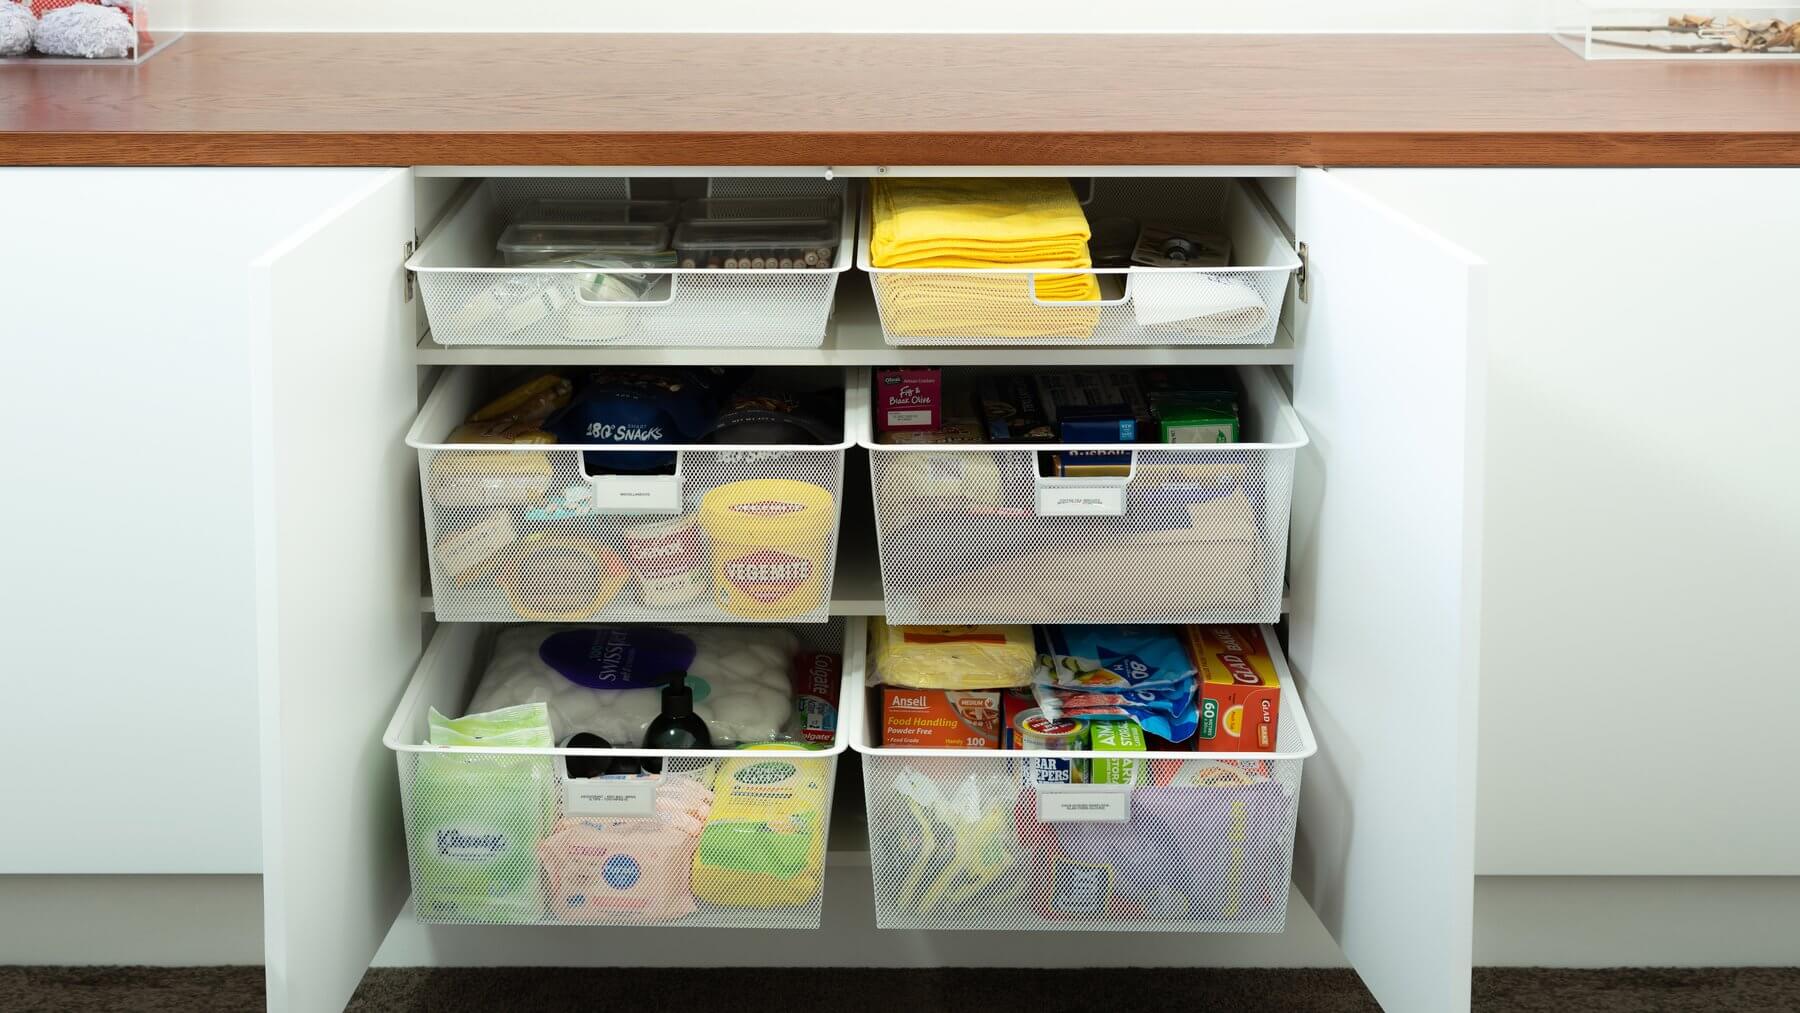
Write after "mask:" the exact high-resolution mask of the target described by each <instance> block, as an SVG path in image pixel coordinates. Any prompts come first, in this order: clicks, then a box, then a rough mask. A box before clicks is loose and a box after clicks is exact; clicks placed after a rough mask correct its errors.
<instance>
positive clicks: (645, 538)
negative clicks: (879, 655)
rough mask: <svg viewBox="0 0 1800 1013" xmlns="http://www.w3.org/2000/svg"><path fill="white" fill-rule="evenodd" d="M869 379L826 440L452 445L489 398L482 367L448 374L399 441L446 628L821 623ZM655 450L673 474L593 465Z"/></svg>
mask: <svg viewBox="0 0 1800 1013" xmlns="http://www.w3.org/2000/svg"><path fill="white" fill-rule="evenodd" d="M859 374H860V375H859ZM867 382H868V381H867V372H866V371H862V370H852V371H850V375H849V377H848V380H847V391H846V397H845V419H844V430H843V433H842V438H841V440H840V441H839V442H837V443H832V444H823V445H792V446H775V445H763V444H745V445H732V444H681V445H675V444H654V445H647V444H636V445H625V446H621V445H618V444H611V445H605V446H587V445H573V444H523V445H521V444H464V445H457V444H450V443H445V442H443V441H444V440H445V438H446V436H447V434H449V433H451V432H452V431H453V430H455V429H456V427H457V426H458V425H459V424H460V423H461V422H462V421H463V419H465V418H467V417H468V414H469V412H470V410H471V409H473V408H474V407H476V406H477V405H478V404H480V403H481V400H482V398H483V397H484V395H486V394H488V393H489V392H487V391H484V390H483V389H482V387H481V383H480V373H479V371H478V370H475V369H471V368H467V367H459V368H455V369H450V370H447V371H445V373H444V374H443V376H442V377H441V378H440V379H439V381H438V384H437V387H436V388H435V389H434V390H433V391H432V393H431V396H430V397H429V398H428V399H427V400H426V402H425V406H424V408H423V409H421V411H420V413H419V417H418V419H417V420H416V421H415V422H414V423H413V427H412V429H411V431H410V432H409V433H408V434H407V438H406V441H407V445H408V446H410V447H413V448H414V449H416V450H417V451H418V454H419V478H420V487H421V491H422V495H423V500H424V511H425V537H426V547H427V557H428V560H429V566H430V571H431V587H432V601H433V606H434V609H435V611H436V614H437V618H438V619H439V620H440V621H445V622H507V621H518V620H521V619H525V620H531V621H544V622H575V621H596V622H598V621H611V622H823V621H824V620H825V619H826V618H827V616H828V614H829V611H830V603H831V582H832V573H833V570H834V568H835V563H836V559H837V531H838V519H839V516H840V513H841V510H842V505H843V474H844V451H845V449H846V448H848V447H849V446H850V445H851V444H852V443H854V442H855V441H856V439H857V436H858V434H859V433H860V426H861V425H862V424H863V419H864V418H866V416H867V407H866V398H867V390H866V385H867ZM646 450H650V451H653V452H656V453H664V452H667V453H668V455H669V456H670V457H672V458H673V459H674V467H673V473H672V474H651V475H590V474H589V469H588V468H587V466H586V464H585V463H584V454H589V453H592V454H602V455H619V454H636V455H640V456H641V455H642V454H644V453H645V451H646ZM709 494H710V496H709Z"/></svg>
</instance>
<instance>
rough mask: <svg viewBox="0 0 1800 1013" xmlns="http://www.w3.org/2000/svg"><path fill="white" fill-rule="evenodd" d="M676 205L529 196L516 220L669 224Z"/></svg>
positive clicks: (667, 201)
mask: <svg viewBox="0 0 1800 1013" xmlns="http://www.w3.org/2000/svg"><path fill="white" fill-rule="evenodd" d="M680 207H681V205H680V204H678V203H676V202H675V201H672V200H581V199H577V198H533V199H530V200H526V201H524V202H522V203H521V205H520V208H519V212H518V220H519V221H525V222H552V223H555V224H558V225H613V224H618V223H620V222H625V223H631V224H640V223H650V224H657V223H660V224H663V225H673V224H674V223H675V215H676V214H677V212H678V211H679V209H680Z"/></svg>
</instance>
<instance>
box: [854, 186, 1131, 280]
mask: <svg viewBox="0 0 1800 1013" xmlns="http://www.w3.org/2000/svg"><path fill="white" fill-rule="evenodd" d="M871 204H872V211H871V217H872V219H873V224H874V229H873V232H872V233H871V235H870V239H869V259H870V263H872V264H873V265H874V266H875V267H877V268H915V269H927V270H928V269H932V268H945V269H950V270H980V269H981V268H984V267H998V268H1023V267H1042V268H1048V269H1055V268H1065V269H1073V270H1087V269H1088V268H1090V267H1092V266H1093V262H1092V261H1091V260H1090V259H1089V258H1088V247H1087V241H1088V235H1089V232H1088V224H1087V218H1086V216H1084V215H1083V214H1082V213H1081V205H1080V203H1079V202H1077V201H1076V199H1075V191H1074V190H1073V188H1071V187H1070V186H1069V183H1068V181H1067V180H1064V179H892V180H877V181H876V182H875V184H874V187H873V197H872V202H871ZM1020 284H1021V285H1023V284H1025V283H1024V282H1023V280H1022V279H1021V282H1020ZM1037 294H1038V298H1039V299H1044V300H1049V301H1061V302H1074V301H1082V300H1093V299H1098V298H1100V286H1099V284H1098V283H1097V282H1096V281H1095V279H1094V277H1093V276H1092V275H1057V274H1048V275H1039V276H1038V279H1037Z"/></svg>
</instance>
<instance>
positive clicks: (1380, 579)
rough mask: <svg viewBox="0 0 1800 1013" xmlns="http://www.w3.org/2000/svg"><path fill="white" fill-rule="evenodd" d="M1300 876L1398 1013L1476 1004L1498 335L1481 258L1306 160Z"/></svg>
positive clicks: (1298, 511)
mask: <svg viewBox="0 0 1800 1013" xmlns="http://www.w3.org/2000/svg"><path fill="white" fill-rule="evenodd" d="M1295 227H1296V232H1297V233H1298V236H1299V238H1300V240H1301V241H1303V242H1305V243H1306V244H1307V250H1308V255H1309V266H1308V275H1309V278H1308V285H1309V287H1310V293H1309V296H1308V300H1309V301H1307V302H1305V303H1303V304H1301V305H1300V307H1299V313H1298V323H1299V328H1300V330H1299V335H1298V337H1297V342H1296V343H1297V345H1298V361H1297V364H1296V365H1295V368H1294V405H1295V408H1296V409H1297V410H1298V411H1299V413H1300V416H1301V418H1302V420H1303V421H1304V422H1305V424H1306V429H1307V434H1308V436H1309V437H1310V438H1311V445H1310V446H1309V447H1308V448H1307V449H1306V450H1305V451H1303V452H1302V455H1301V459H1300V463H1299V468H1298V473H1297V475H1296V480H1295V492H1294V514H1293V516H1294V521H1293V551H1292V557H1291V563H1290V569H1289V579H1290V582H1291V584H1292V592H1293V610H1292V613H1291V615H1290V652H1289V657H1290V660H1291V661H1292V663H1293V667H1294V670H1295V672H1296V674H1297V676H1298V677H1299V678H1300V679H1301V680H1302V681H1303V683H1304V685H1305V687H1306V694H1307V696H1306V709H1307V712H1308V714H1309V716H1310V717H1311V718H1312V723H1313V727H1314V729H1315V730H1316V731H1317V734H1318V738H1319V754H1318V756H1316V757H1315V758H1313V759H1312V760H1309V761H1307V767H1306V777H1305V782H1304V786H1303V788H1302V791H1301V800H1300V826H1299V834H1300V837H1299V846H1298V849H1297V852H1296V855H1295V860H1294V874H1295V879H1296V881H1297V882H1298V883H1299V885H1300V888H1301V890H1302V892H1303V893H1305V894H1306V896H1307V899H1308V900H1309V901H1310V902H1311V904H1312V907H1313V909H1314V910H1315V911H1316V912H1317V913H1318V915H1319V919H1320V921H1322V922H1323V923H1324V925H1325V927H1326V929H1328V930H1329V931H1330V932H1331V933H1332V935H1334V936H1335V937H1336V938H1337V940H1338V944H1339V945H1340V946H1341V947H1342V948H1343V950H1344V954H1345V956H1346V957H1347V958H1348V959H1349V960H1350V962H1351V963H1352V964H1354V965H1355V967H1356V969H1357V971H1358V973H1360V974H1361V975H1362V978H1363V981H1364V982H1365V983H1366V984H1367V985H1368V987H1369V990H1370V991H1371V992H1372V993H1374V995H1375V997H1376V999H1377V1000H1379V1001H1380V1002H1381V1004H1382V1007H1383V1008H1384V1009H1385V1010H1387V1011H1388V1013H1461V1011H1466V1010H1468V1008H1469V966H1470V960H1471V952H1470V945H1471V912H1472V906H1473V899H1474V847H1475V798H1474V790H1475V706H1476V691H1477V670H1476V663H1477V650H1478V646H1479V645H1478V635H1479V630H1478V620H1479V617H1480V612H1479V607H1478V606H1479V602H1478V601H1477V600H1476V599H1477V593H1478V589H1479V577H1480V562H1481V561H1480V539H1479V536H1480V531H1481V527H1480V518H1479V515H1478V514H1479V509H1480V505H1481V495H1480V493H1481V489H1480V486H1481V478H1482V459H1481V450H1480V448H1481V439H1480V436H1481V426H1482V412H1483V405H1482V402H1483V389H1484V383H1485V371H1484V361H1485V355H1486V352H1485V348H1484V344H1483V340H1482V335H1481V334H1480V333H1478V329H1477V325H1476V322H1477V321H1478V320H1479V319H1480V314H1479V312H1478V309H1479V304H1480V302H1481V300H1482V289H1483V269H1482V264H1481V263H1480V261H1478V260H1477V259H1476V258H1475V257H1473V256H1471V255H1470V254H1468V253H1467V252H1464V251H1463V250H1460V249H1457V248H1456V247H1454V246H1451V245H1450V244H1448V243H1446V242H1445V241H1443V240H1442V239H1440V238H1438V237H1437V236H1434V235H1432V234H1430V233H1429V232H1427V231H1425V230H1423V229H1421V228H1420V227H1419V226H1417V225H1415V224H1414V223H1412V222H1410V221H1408V220H1407V219H1405V218H1403V217H1402V216H1400V215H1397V214H1395V213H1394V212H1393V211H1391V210H1390V209H1388V208H1386V207H1385V206H1383V205H1381V204H1380V203H1378V202H1376V201H1374V200H1371V199H1370V198H1368V197H1367V196H1365V195H1364V194H1362V193H1360V192H1359V191H1357V190H1356V189H1354V188H1353V187H1351V186H1349V185H1347V184H1345V183H1344V182H1342V181H1341V180H1340V179H1338V178H1336V177H1335V176H1334V175H1333V174H1331V173H1328V172H1325V171H1323V170H1316V169H1307V170H1302V171H1301V174H1300V178H1299V183H1298V205H1297V211H1296V221H1295Z"/></svg>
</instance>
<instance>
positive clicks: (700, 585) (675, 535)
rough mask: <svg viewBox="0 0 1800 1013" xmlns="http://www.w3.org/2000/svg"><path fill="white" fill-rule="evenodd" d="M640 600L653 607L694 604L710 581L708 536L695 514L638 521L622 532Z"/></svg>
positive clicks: (622, 540) (621, 540) (626, 558)
mask: <svg viewBox="0 0 1800 1013" xmlns="http://www.w3.org/2000/svg"><path fill="white" fill-rule="evenodd" d="M619 539H620V548H622V549H624V550H625V565H626V567H627V568H628V569H629V570H630V571H631V577H632V579H633V581H635V582H636V584H637V589H638V600H640V601H642V602H643V603H644V604H645V605H647V606H649V607H650V608H676V607H678V606H681V605H687V604H689V603H691V602H692V601H693V600H694V599H695V598H698V597H700V594H701V592H703V591H705V590H706V588H707V584H708V582H709V580H710V574H709V571H708V569H707V558H706V536H705V535H704V534H702V533H701V531H700V518H699V516H698V515H696V514H686V515H684V516H681V517H671V518H669V519H667V520H658V521H648V522H646V523H643V524H635V525H632V526H631V527H628V528H626V529H624V530H623V531H621V532H619Z"/></svg>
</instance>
